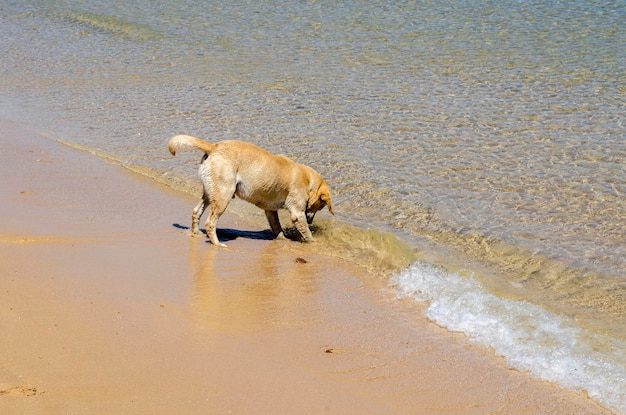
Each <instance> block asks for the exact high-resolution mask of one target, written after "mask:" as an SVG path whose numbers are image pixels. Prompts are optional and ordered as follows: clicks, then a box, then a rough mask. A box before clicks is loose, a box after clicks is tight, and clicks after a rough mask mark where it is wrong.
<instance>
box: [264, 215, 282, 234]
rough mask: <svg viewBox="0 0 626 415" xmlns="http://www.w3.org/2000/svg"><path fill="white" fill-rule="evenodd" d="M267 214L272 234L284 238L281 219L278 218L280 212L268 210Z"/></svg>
mask: <svg viewBox="0 0 626 415" xmlns="http://www.w3.org/2000/svg"><path fill="white" fill-rule="evenodd" d="M265 216H266V217H267V221H268V222H269V223H270V227H271V228H272V234H273V235H274V238H275V239H284V237H285V235H283V228H282V226H280V220H279V219H278V212H276V211H275V210H266V211H265Z"/></svg>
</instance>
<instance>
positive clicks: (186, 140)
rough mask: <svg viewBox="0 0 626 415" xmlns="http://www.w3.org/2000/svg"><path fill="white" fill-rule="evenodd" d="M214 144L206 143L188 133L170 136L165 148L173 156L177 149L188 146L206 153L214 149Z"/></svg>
mask: <svg viewBox="0 0 626 415" xmlns="http://www.w3.org/2000/svg"><path fill="white" fill-rule="evenodd" d="M215 146H216V145H215V144H211V143H207V142H206V141H204V140H200V139H199V138H196V137H191V136H188V135H177V136H175V137H172V138H170V141H169V142H168V143H167V148H168V149H169V150H170V153H172V155H173V156H175V155H176V152H177V151H178V150H183V149H188V148H195V149H198V150H200V151H202V152H204V153H206V154H210V153H211V152H212V151H215Z"/></svg>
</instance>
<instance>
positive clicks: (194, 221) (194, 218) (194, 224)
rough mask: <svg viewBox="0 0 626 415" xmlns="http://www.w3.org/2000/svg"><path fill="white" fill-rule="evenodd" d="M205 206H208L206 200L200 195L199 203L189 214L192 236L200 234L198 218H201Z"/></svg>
mask: <svg viewBox="0 0 626 415" xmlns="http://www.w3.org/2000/svg"><path fill="white" fill-rule="evenodd" d="M207 204H208V200H207V198H206V196H205V195H202V199H201V200H200V203H198V204H197V205H196V207H195V208H193V211H192V212H191V234H192V235H198V234H199V233H200V229H199V226H198V224H199V223H200V218H201V217H202V214H203V213H204V209H205V208H206V205H207Z"/></svg>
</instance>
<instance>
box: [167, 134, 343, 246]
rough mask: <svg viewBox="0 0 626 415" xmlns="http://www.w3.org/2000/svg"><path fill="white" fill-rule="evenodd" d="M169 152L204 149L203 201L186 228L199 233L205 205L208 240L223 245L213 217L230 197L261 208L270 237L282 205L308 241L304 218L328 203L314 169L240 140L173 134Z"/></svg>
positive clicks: (201, 170) (279, 230) (277, 230)
mask: <svg viewBox="0 0 626 415" xmlns="http://www.w3.org/2000/svg"><path fill="white" fill-rule="evenodd" d="M168 148H169V150H170V153H172V155H175V154H176V151H178V150H181V149H186V148H195V149H198V150H200V151H202V152H204V153H205V155H204V157H203V159H202V164H201V165H200V168H199V170H198V171H199V174H200V179H201V180H202V185H203V187H204V194H203V195H202V200H201V201H200V203H198V205H197V206H196V207H195V208H194V210H193V213H192V215H191V232H192V233H193V234H198V233H199V229H198V222H199V221H200V217H201V216H202V213H204V209H205V208H206V207H207V206H208V207H209V217H208V218H207V220H206V224H205V226H206V232H207V235H208V237H209V239H210V240H211V242H212V243H213V245H217V246H222V247H225V246H226V245H224V244H223V243H220V241H219V240H218V239H217V233H216V226H217V221H218V219H219V218H220V216H221V215H222V213H224V211H225V210H226V207H227V206H228V203H230V200H231V199H233V198H234V197H235V196H239V198H241V199H243V200H246V201H248V202H250V203H252V204H254V205H256V206H258V207H260V208H261V209H263V210H265V215H266V216H267V220H268V222H269V223H270V227H271V228H272V233H273V234H274V237H275V238H277V237H283V230H282V228H281V226H280V221H279V220H278V212H277V210H278V209H287V210H288V211H289V213H291V221H292V222H293V224H294V225H295V226H296V229H298V231H299V232H300V234H301V235H302V238H303V239H304V240H305V241H311V240H313V236H312V235H311V230H310V229H309V227H308V225H307V222H308V223H309V224H310V223H312V222H313V217H314V216H315V213H317V211H318V210H321V209H323V208H324V207H325V206H328V210H329V211H330V213H332V214H333V215H334V212H333V208H332V205H331V202H330V187H329V186H328V184H327V183H326V182H325V181H324V179H322V177H321V176H320V175H319V173H318V172H316V171H315V170H313V169H312V168H310V167H308V166H305V165H303V164H299V163H296V162H295V161H292V160H290V159H289V158H287V157H285V156H277V155H274V154H271V153H268V152H267V151H265V150H263V149H262V148H259V147H257V146H255V145H253V144H249V143H245V142H242V141H234V140H227V141H220V142H218V143H215V144H211V143H207V142H206V141H203V140H201V139H199V138H195V137H190V136H188V135H177V136H175V137H172V138H171V139H170V141H169V143H168Z"/></svg>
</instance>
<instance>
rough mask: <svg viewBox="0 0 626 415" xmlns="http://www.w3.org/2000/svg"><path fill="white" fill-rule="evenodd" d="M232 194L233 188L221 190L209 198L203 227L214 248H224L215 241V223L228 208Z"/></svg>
mask: <svg viewBox="0 0 626 415" xmlns="http://www.w3.org/2000/svg"><path fill="white" fill-rule="evenodd" d="M234 194H235V189H234V186H233V188H232V189H227V190H225V189H221V190H219V191H218V193H216V194H214V195H212V196H211V197H210V204H209V217H208V218H207V220H206V223H205V227H206V234H207V236H208V237H209V239H210V240H211V243H212V244H213V245H215V246H221V247H222V248H226V245H225V244H223V243H221V242H220V241H219V239H217V221H218V220H219V218H220V216H222V213H224V211H225V210H226V208H227V207H228V204H229V203H230V201H231V200H232V198H233V195H234Z"/></svg>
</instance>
